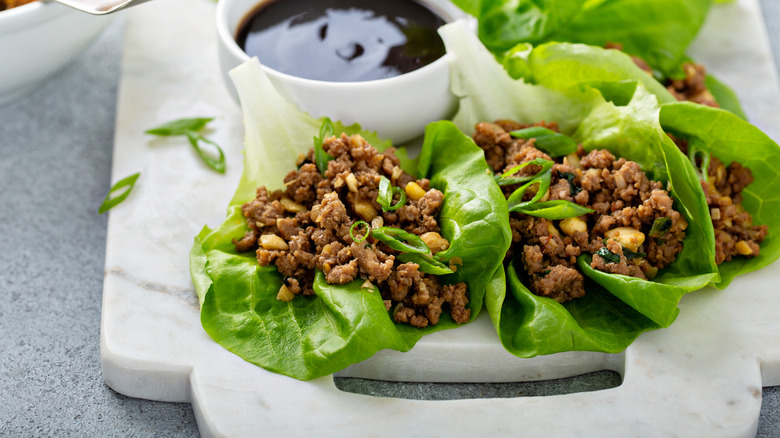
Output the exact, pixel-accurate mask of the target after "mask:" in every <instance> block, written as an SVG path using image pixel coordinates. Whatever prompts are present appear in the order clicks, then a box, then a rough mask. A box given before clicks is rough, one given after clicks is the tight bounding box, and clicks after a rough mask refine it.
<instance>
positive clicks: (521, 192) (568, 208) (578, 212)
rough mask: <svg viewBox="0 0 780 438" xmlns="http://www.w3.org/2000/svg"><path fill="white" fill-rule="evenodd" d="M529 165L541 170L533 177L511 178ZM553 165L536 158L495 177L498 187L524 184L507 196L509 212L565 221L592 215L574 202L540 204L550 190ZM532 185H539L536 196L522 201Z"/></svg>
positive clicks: (558, 200)
mask: <svg viewBox="0 0 780 438" xmlns="http://www.w3.org/2000/svg"><path fill="white" fill-rule="evenodd" d="M531 164H536V165H539V166H541V167H542V170H540V171H539V172H538V173H537V174H536V175H533V176H522V177H513V176H512V175H513V174H515V173H517V172H518V171H520V169H522V168H524V167H526V166H528V165H531ZM553 164H554V163H553V162H552V161H550V160H545V159H543V158H537V159H535V160H532V161H527V162H525V163H523V164H520V165H517V166H515V167H513V168H511V169H509V170H508V171H506V172H504V173H502V174H501V175H497V176H496V177H495V178H496V182H497V183H498V185H500V186H505V185H512V184H519V183H522V182H524V183H525V184H523V185H522V186H520V188H518V189H517V190H515V191H514V192H512V194H511V195H509V198H507V200H506V202H507V205H508V207H509V211H510V212H513V211H515V212H518V213H522V214H527V215H529V216H536V217H543V218H545V219H550V220H559V219H566V218H569V217H574V216H582V215H583V214H587V213H593V210H591V209H590V208H587V207H583V206H581V205H579V204H575V203H574V202H571V201H566V200H563V199H556V200H553V201H544V202H540V201H541V199H542V198H543V197H544V194H545V193H547V190H548V189H549V188H550V182H551V180H552V170H551V169H552V167H553ZM573 177H574V175H572V179H573ZM534 184H538V185H539V186H538V188H537V190H536V194H535V195H534V197H533V198H532V199H531V200H529V201H523V196H525V192H527V191H528V189H529V188H531V186H533V185H534ZM569 184H570V185H572V186H573V184H572V183H571V181H569Z"/></svg>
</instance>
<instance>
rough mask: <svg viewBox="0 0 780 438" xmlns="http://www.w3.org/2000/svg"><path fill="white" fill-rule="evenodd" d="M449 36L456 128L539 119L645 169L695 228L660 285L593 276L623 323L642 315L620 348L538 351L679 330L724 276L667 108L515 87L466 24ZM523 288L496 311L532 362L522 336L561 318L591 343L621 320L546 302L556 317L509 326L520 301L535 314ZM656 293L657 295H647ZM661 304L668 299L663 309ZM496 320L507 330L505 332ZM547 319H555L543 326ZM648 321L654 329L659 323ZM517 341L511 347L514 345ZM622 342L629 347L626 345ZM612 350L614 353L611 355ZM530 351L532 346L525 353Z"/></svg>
mask: <svg viewBox="0 0 780 438" xmlns="http://www.w3.org/2000/svg"><path fill="white" fill-rule="evenodd" d="M440 32H441V34H442V37H443V39H444V42H445V45H446V47H447V52H448V53H449V54H450V55H451V75H452V84H453V89H454V92H455V94H456V95H457V96H459V98H460V107H459V111H458V113H457V114H456V115H455V117H454V122H455V123H456V125H457V126H458V127H459V128H460V129H461V130H463V131H464V132H467V133H470V132H472V131H473V129H474V126H475V124H476V123H478V122H480V121H485V120H489V121H491V120H496V119H512V120H517V121H519V122H521V123H534V122H537V121H540V120H545V121H547V122H552V121H555V122H558V124H559V126H560V128H561V132H563V133H564V134H567V135H569V136H571V137H572V138H573V139H574V140H575V141H577V142H579V143H582V144H583V147H584V148H585V149H586V150H592V149H597V148H598V149H608V150H610V151H611V152H612V153H614V154H615V155H616V156H619V157H624V158H626V159H629V160H632V161H636V162H638V163H639V164H640V166H641V167H642V169H643V170H644V171H645V172H646V173H647V174H648V176H649V177H650V178H652V179H655V180H658V181H662V182H668V183H669V187H670V192H671V194H672V197H673V198H674V199H675V202H676V208H677V209H678V211H680V213H681V214H683V215H684V216H685V217H686V219H687V220H688V222H689V224H690V225H689V228H688V231H687V235H686V240H685V242H684V250H683V252H682V253H681V254H680V255H679V256H678V258H677V259H676V260H675V262H674V263H672V265H670V266H669V267H668V268H667V269H665V270H664V271H662V273H660V274H659V276H658V277H657V278H656V279H655V280H654V281H646V280H641V279H636V278H628V277H626V278H619V276H614V275H611V274H604V275H603V276H602V275H595V274H594V275H593V277H592V280H594V282H595V283H599V284H600V286H601V287H603V288H605V289H606V290H608V291H609V292H610V293H611V294H614V295H615V296H617V297H618V298H620V300H621V301H622V302H623V303H625V304H627V305H628V306H630V307H632V308H633V309H634V310H635V311H633V312H623V313H621V314H628V315H634V316H637V315H639V316H641V317H639V318H638V319H637V321H635V326H634V325H632V324H622V323H620V324H616V325H615V330H617V331H616V332H613V333H611V335H614V336H616V338H614V339H613V341H614V342H612V341H610V342H606V343H603V344H600V342H601V341H592V342H591V341H581V342H574V343H572V342H569V343H565V342H564V343H557V342H556V343H555V345H554V346H549V348H548V347H537V348H539V349H540V350H539V351H544V354H547V353H552V352H557V351H567V350H569V349H580V348H585V349H596V351H613V350H611V348H617V347H614V346H615V345H620V346H622V348H625V346H627V345H628V343H630V342H631V340H632V339H633V338H635V337H636V334H635V333H634V332H633V331H632V330H634V329H633V328H632V329H631V330H628V332H631V333H634V334H631V335H628V336H625V335H624V334H619V333H618V331H622V330H624V328H625V327H626V326H632V327H641V328H642V329H650V328H655V327H658V326H668V325H669V324H671V322H672V321H674V319H675V317H676V315H677V313H678V310H677V304H678V302H679V300H680V298H681V297H682V296H683V295H684V294H685V293H688V292H691V291H693V290H696V289H699V288H701V287H704V286H706V285H707V284H708V283H709V282H710V281H714V280H716V279H717V269H716V267H715V263H714V249H712V248H711V245H710V244H711V243H712V242H714V237H713V231H712V226H711V223H709V222H708V221H707V220H706V219H704V218H707V216H706V215H707V205H706V201H705V199H704V196H703V193H702V191H701V189H700V187H699V184H698V181H697V179H696V175H695V172H694V170H693V167H692V165H690V163H689V162H688V161H687V160H684V159H682V158H681V155H680V154H679V152H677V150H676V147H675V146H674V144H673V143H672V142H671V140H670V139H669V138H668V137H667V136H666V135H665V133H664V131H663V130H662V129H661V126H660V123H659V121H658V117H659V111H660V107H659V104H658V101H657V99H656V98H655V96H654V95H652V94H650V93H649V92H647V91H646V90H645V88H644V87H643V86H642V85H641V84H636V85H635V86H632V87H627V88H626V89H624V90H622V91H621V93H623V94H625V93H626V90H632V94H631V95H630V96H628V95H624V96H622V97H621V99H620V100H622V101H625V104H624V105H617V104H615V103H614V102H609V101H607V100H605V99H604V97H603V95H602V94H601V92H600V91H599V89H596V88H590V87H587V86H580V87H574V88H571V87H564V88H565V89H559V90H554V89H550V88H547V87H544V86H541V85H535V84H529V83H526V82H524V81H523V80H515V79H513V78H511V77H510V76H509V75H508V74H507V72H506V71H505V70H504V69H503V68H502V66H501V65H500V64H498V63H497V62H496V61H495V59H494V58H493V57H492V55H491V54H490V53H488V52H487V50H486V49H485V48H484V47H483V46H482V45H481V44H480V42H479V41H478V40H477V39H476V38H475V37H474V36H473V35H472V34H470V33H469V32H467V31H466V30H465V28H464V25H463V24H462V23H454V24H450V25H447V26H445V27H444V28H442V29H441V30H440ZM527 68H528V74H530V75H532V77H539V76H538V75H537V74H536V73H537V72H536V71H535V69H536V66H535V64H534V63H528V64H527ZM556 74H557V75H558V77H557V78H556V79H554V80H555V81H559V82H560V83H576V82H577V81H578V80H579V79H578V75H579V71H578V70H576V69H573V70H572V69H569V70H558V71H557V73H556ZM613 91H614V90H613ZM667 155H669V157H668V158H667ZM510 271H511V269H510ZM591 271H592V270H586V271H585V274H586V275H588V274H593V272H591ZM598 274H601V273H598ZM509 275H511V272H510V273H509ZM519 284H520V282H519V281H517V282H512V281H510V282H509V287H510V289H511V290H512V294H511V295H510V294H507V295H509V296H507V297H506V298H505V300H504V302H503V303H502V306H501V308H500V310H499V308H498V306H497V301H498V298H497V297H496V296H492V297H489V301H488V302H489V304H488V306H487V307H488V310H489V311H490V313H491V317H493V318H494V324H496V325H497V327H498V331H499V336H500V337H501V339H502V341H503V342H504V345H505V347H507V348H508V349H509V351H511V352H513V353H515V354H528V353H527V352H524V351H523V350H522V349H518V348H517V345H518V344H517V343H518V342H519V341H518V340H517V339H520V338H523V337H529V338H530V339H534V338H535V337H537V336H539V334H538V333H537V332H536V331H537V330H538V328H539V327H548V326H555V327H561V326H567V327H569V325H566V324H567V323H565V322H564V321H563V320H562V319H560V318H564V319H568V318H574V321H576V322H577V323H578V324H579V327H580V329H582V330H583V331H584V332H583V333H584V334H582V335H581V338H582V339H590V337H591V336H597V337H598V336H601V335H600V334H599V335H596V332H600V331H603V330H604V328H605V327H606V328H607V330H608V328H609V327H610V322H609V318H611V316H610V315H611V314H612V312H603V313H601V314H600V315H601V317H603V318H606V319H605V320H603V321H600V322H599V323H598V324H596V323H595V322H594V320H592V318H596V317H595V316H593V315H596V314H598V313H594V312H590V311H588V312H584V311H583V312H576V311H575V312H574V313H572V312H571V311H569V310H567V306H570V305H566V306H563V305H560V304H558V303H556V302H554V301H551V300H548V301H544V302H543V304H534V305H539V306H543V307H545V308H555V310H554V311H552V310H549V311H545V312H542V313H543V314H544V315H546V316H538V315H537V316H536V317H535V318H537V319H536V320H535V321H537V322H535V323H534V324H521V323H517V322H511V321H507V315H506V314H505V313H504V312H510V313H512V312H514V311H513V310H511V309H514V308H515V307H516V306H517V305H518V300H520V299H521V298H518V297H524V298H522V299H523V302H524V303H525V305H528V300H529V299H530V298H533V297H530V298H529V297H526V296H525V295H523V294H522V290H520V289H518V285H519ZM599 289H600V288H599V287H597V286H595V285H594V283H590V284H589V285H588V291H587V294H591V290H593V291H596V292H594V294H596V295H597V294H599V292H598V290H599ZM648 290H651V291H652V293H650V294H648V293H647V291H648ZM490 293H492V292H490ZM597 296H598V295H597ZM658 297H661V301H662V303H660V304H659V302H658ZM589 300H590V299H589ZM550 301H551V302H550ZM575 301H577V300H575ZM504 306H510V310H505V309H504ZM575 306H576V305H575ZM584 315H588V316H587V318H591V320H589V321H587V322H585V321H581V320H580V319H579V318H583V317H584ZM496 318H498V320H499V323H496ZM538 318H541V319H538ZM544 318H548V319H547V320H546V321H544V322H542V321H543V320H544ZM646 320H650V321H651V323H648V322H647V321H646ZM509 327H512V328H511V329H510V328H509ZM618 327H623V328H618ZM506 330H509V331H506ZM568 338H570V337H567V339H568ZM510 339H512V342H511V343H509V344H507V341H508V340H510ZM616 339H620V340H621V341H620V342H618V341H617V340H616ZM599 345H601V347H599ZM606 345H611V347H609V348H610V349H608V348H607V347H606ZM585 346H586V347H585ZM526 348H530V347H528V346H524V347H523V349H526ZM599 348H600V349H599ZM534 354H542V353H534Z"/></svg>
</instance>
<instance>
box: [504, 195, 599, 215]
mask: <svg viewBox="0 0 780 438" xmlns="http://www.w3.org/2000/svg"><path fill="white" fill-rule="evenodd" d="M510 211H516V212H518V213H522V214H527V215H529V216H535V217H543V218H545V219H549V220H561V219H566V218H570V217H576V216H582V215H583V214H588V213H593V210H592V209H590V208H588V207H583V206H581V205H579V204H576V203H574V202H571V201H566V200H565V199H556V200H553V201H544V202H536V203H533V204H530V205H526V206H524V207H515V208H514V209H513V210H510Z"/></svg>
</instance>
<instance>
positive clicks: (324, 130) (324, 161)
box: [314, 117, 335, 175]
mask: <svg viewBox="0 0 780 438" xmlns="http://www.w3.org/2000/svg"><path fill="white" fill-rule="evenodd" d="M334 129H335V128H334V127H333V122H331V121H330V119H329V118H328V117H325V120H323V121H322V126H320V135H319V137H314V163H315V164H316V165H317V170H319V171H320V173H321V174H323V175H324V174H325V171H326V170H328V162H329V161H331V160H334V159H335V157H333V155H330V154H329V153H327V152H325V150H324V149H322V143H323V142H324V141H325V139H326V138H329V137H332V136H333V135H334V132H335V131H334Z"/></svg>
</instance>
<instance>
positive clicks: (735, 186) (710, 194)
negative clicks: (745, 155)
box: [669, 134, 769, 264]
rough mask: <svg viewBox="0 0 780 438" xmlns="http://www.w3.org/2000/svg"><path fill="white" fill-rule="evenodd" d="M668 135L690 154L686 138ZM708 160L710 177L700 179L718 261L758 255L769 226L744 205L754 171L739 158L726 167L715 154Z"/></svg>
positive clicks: (683, 150)
mask: <svg viewBox="0 0 780 438" xmlns="http://www.w3.org/2000/svg"><path fill="white" fill-rule="evenodd" d="M669 137H671V138H672V140H674V142H675V144H677V147H679V148H680V150H681V151H682V152H683V153H684V154H686V155H687V154H688V142H687V141H686V140H684V139H682V138H678V137H675V136H674V135H671V134H670V135H669ZM700 159H701V157H699V156H697V157H696V160H697V162H696V163H694V164H695V165H696V167H697V168H701V165H702V163H701V161H700ZM708 159H709V164H708V165H707V169H706V173H707V178H706V180H705V179H700V180H699V182H700V183H701V186H702V189H704V196H705V198H706V199H707V205H708V206H709V208H710V217H711V218H712V226H713V228H715V262H716V263H717V264H721V263H723V262H728V261H731V260H732V259H733V258H734V257H755V256H757V255H759V254H760V252H761V251H760V248H759V245H760V244H761V242H763V241H764V239H765V238H766V236H767V234H768V232H769V229H768V227H767V226H766V225H754V224H753V217H752V216H751V215H750V213H748V212H747V211H746V210H745V208H744V207H743V206H742V190H744V189H745V187H747V186H748V185H750V184H752V183H753V173H752V172H751V171H750V169H748V168H747V167H744V166H743V165H742V164H740V163H738V162H736V161H734V162H732V163H731V164H729V165H728V166H726V165H725V164H724V163H723V162H722V161H720V160H719V159H718V158H717V157H715V156H710V157H708ZM703 172H704V171H703V170H702V173H703Z"/></svg>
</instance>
